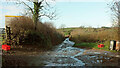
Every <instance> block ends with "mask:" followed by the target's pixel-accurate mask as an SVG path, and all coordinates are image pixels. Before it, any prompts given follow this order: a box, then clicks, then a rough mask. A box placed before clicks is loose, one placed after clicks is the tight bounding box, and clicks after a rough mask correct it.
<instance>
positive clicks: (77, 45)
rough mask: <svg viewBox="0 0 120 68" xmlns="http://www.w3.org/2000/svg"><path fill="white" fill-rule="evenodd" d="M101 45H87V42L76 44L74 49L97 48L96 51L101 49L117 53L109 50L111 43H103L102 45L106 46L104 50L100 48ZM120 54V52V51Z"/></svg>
mask: <svg viewBox="0 0 120 68" xmlns="http://www.w3.org/2000/svg"><path fill="white" fill-rule="evenodd" d="M99 44H100V43H85V42H82V43H76V44H75V45H74V46H73V47H80V48H83V47H84V48H91V49H92V48H95V49H101V50H106V51H111V52H117V51H116V50H109V45H108V44H109V43H108V42H105V43H101V44H104V47H103V48H98V45H99ZM119 52H120V51H119Z"/></svg>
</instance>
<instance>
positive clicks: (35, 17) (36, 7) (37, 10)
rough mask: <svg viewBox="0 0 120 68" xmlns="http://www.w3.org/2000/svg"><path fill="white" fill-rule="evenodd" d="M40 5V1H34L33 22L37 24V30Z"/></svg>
mask: <svg viewBox="0 0 120 68" xmlns="http://www.w3.org/2000/svg"><path fill="white" fill-rule="evenodd" d="M39 6H40V5H39V3H38V2H34V13H33V22H34V24H35V30H36V29H37V23H38V20H39Z"/></svg>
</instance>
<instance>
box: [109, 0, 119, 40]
mask: <svg viewBox="0 0 120 68" xmlns="http://www.w3.org/2000/svg"><path fill="white" fill-rule="evenodd" d="M110 8H111V10H112V14H113V16H112V18H113V23H114V26H115V27H117V34H118V40H119V41H120V38H119V37H120V1H119V0H113V1H112V2H111V4H110Z"/></svg>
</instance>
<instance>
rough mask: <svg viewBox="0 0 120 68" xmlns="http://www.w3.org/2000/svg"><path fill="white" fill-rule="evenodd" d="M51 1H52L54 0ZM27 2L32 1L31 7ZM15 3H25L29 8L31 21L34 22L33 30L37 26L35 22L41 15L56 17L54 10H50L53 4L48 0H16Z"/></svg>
mask: <svg viewBox="0 0 120 68" xmlns="http://www.w3.org/2000/svg"><path fill="white" fill-rule="evenodd" d="M49 1H50V0H49ZM51 1H52V2H53V1H55V0H51ZM28 2H29V3H32V6H33V7H31V5H30V4H28ZM17 4H22V5H25V6H26V7H27V8H28V9H29V10H30V12H31V13H32V18H33V22H34V24H35V30H36V27H37V23H38V21H39V19H40V18H41V17H43V16H46V17H48V18H49V19H54V18H55V17H56V14H55V12H56V10H52V11H50V10H51V9H53V6H51V5H50V2H48V0H26V2H25V1H22V0H17Z"/></svg>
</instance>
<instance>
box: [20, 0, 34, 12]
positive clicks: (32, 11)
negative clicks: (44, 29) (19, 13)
mask: <svg viewBox="0 0 120 68" xmlns="http://www.w3.org/2000/svg"><path fill="white" fill-rule="evenodd" d="M22 3H23V4H24V5H26V6H27V7H28V8H29V9H30V10H31V12H32V14H34V13H33V9H32V8H31V7H30V6H29V5H27V4H26V3H25V2H23V1H22Z"/></svg>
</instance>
